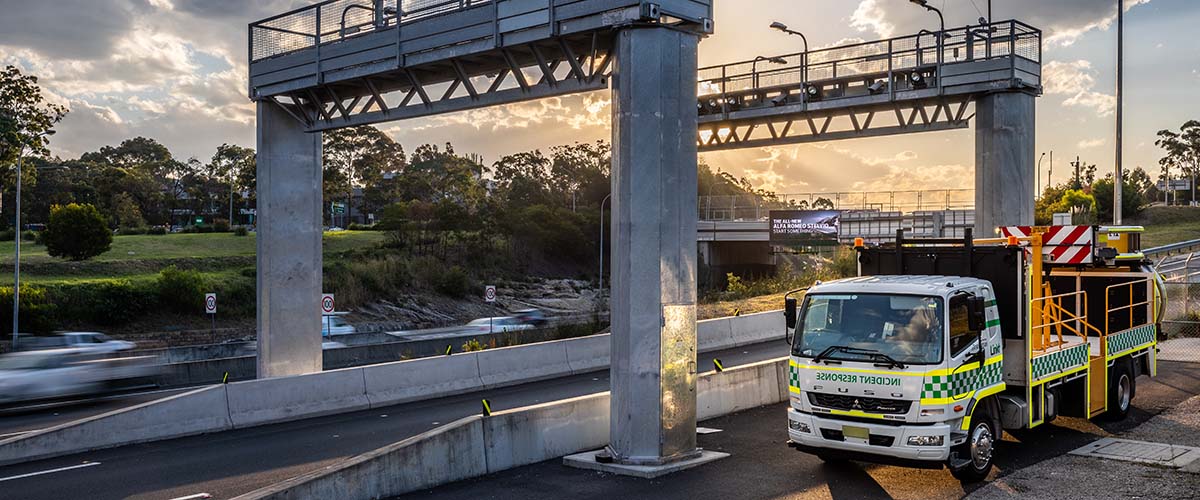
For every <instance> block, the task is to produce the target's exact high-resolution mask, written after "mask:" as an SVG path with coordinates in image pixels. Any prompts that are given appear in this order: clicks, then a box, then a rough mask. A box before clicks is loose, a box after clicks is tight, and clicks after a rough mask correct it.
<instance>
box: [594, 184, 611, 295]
mask: <svg viewBox="0 0 1200 500" xmlns="http://www.w3.org/2000/svg"><path fill="white" fill-rule="evenodd" d="M610 199H612V195H611V194H610V195H608V196H605V197H604V199H603V200H601V201H600V296H599V297H597V298H598V299H600V300H604V205H605V204H607V203H608V200H610Z"/></svg>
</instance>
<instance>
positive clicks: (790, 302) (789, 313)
mask: <svg viewBox="0 0 1200 500" xmlns="http://www.w3.org/2000/svg"><path fill="white" fill-rule="evenodd" d="M783 317H784V319H785V320H786V321H787V329H788V330H791V329H794V328H796V299H793V298H790V297H789V298H786V299H783Z"/></svg>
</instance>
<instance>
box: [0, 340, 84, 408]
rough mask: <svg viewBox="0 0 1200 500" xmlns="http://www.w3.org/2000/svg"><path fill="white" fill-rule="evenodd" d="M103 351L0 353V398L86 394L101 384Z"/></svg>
mask: <svg viewBox="0 0 1200 500" xmlns="http://www.w3.org/2000/svg"><path fill="white" fill-rule="evenodd" d="M103 357H104V354H102V353H98V352H95V351H89V350H86V349H47V350H42V351H27V352H17V353H13V354H8V355H5V356H0V402H10V401H25V400H31V399H42V398H52V397H59V396H71V395H78V394H88V393H91V392H95V391H98V390H100V389H101V388H102V387H103V382H104V380H105V377H104V370H105V368H104V366H103V364H101V363H96V361H97V360H99V359H101V358H103Z"/></svg>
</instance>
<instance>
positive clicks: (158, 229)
mask: <svg viewBox="0 0 1200 500" xmlns="http://www.w3.org/2000/svg"><path fill="white" fill-rule="evenodd" d="M146 234H152V235H155V236H163V235H165V234H167V227H166V226H154V227H151V228H150V229H147V230H146Z"/></svg>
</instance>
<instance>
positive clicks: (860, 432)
mask: <svg viewBox="0 0 1200 500" xmlns="http://www.w3.org/2000/svg"><path fill="white" fill-rule="evenodd" d="M842 435H843V436H845V437H848V438H855V439H870V438H871V431H869V430H867V428H866V427H852V426H849V425H845V426H842Z"/></svg>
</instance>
